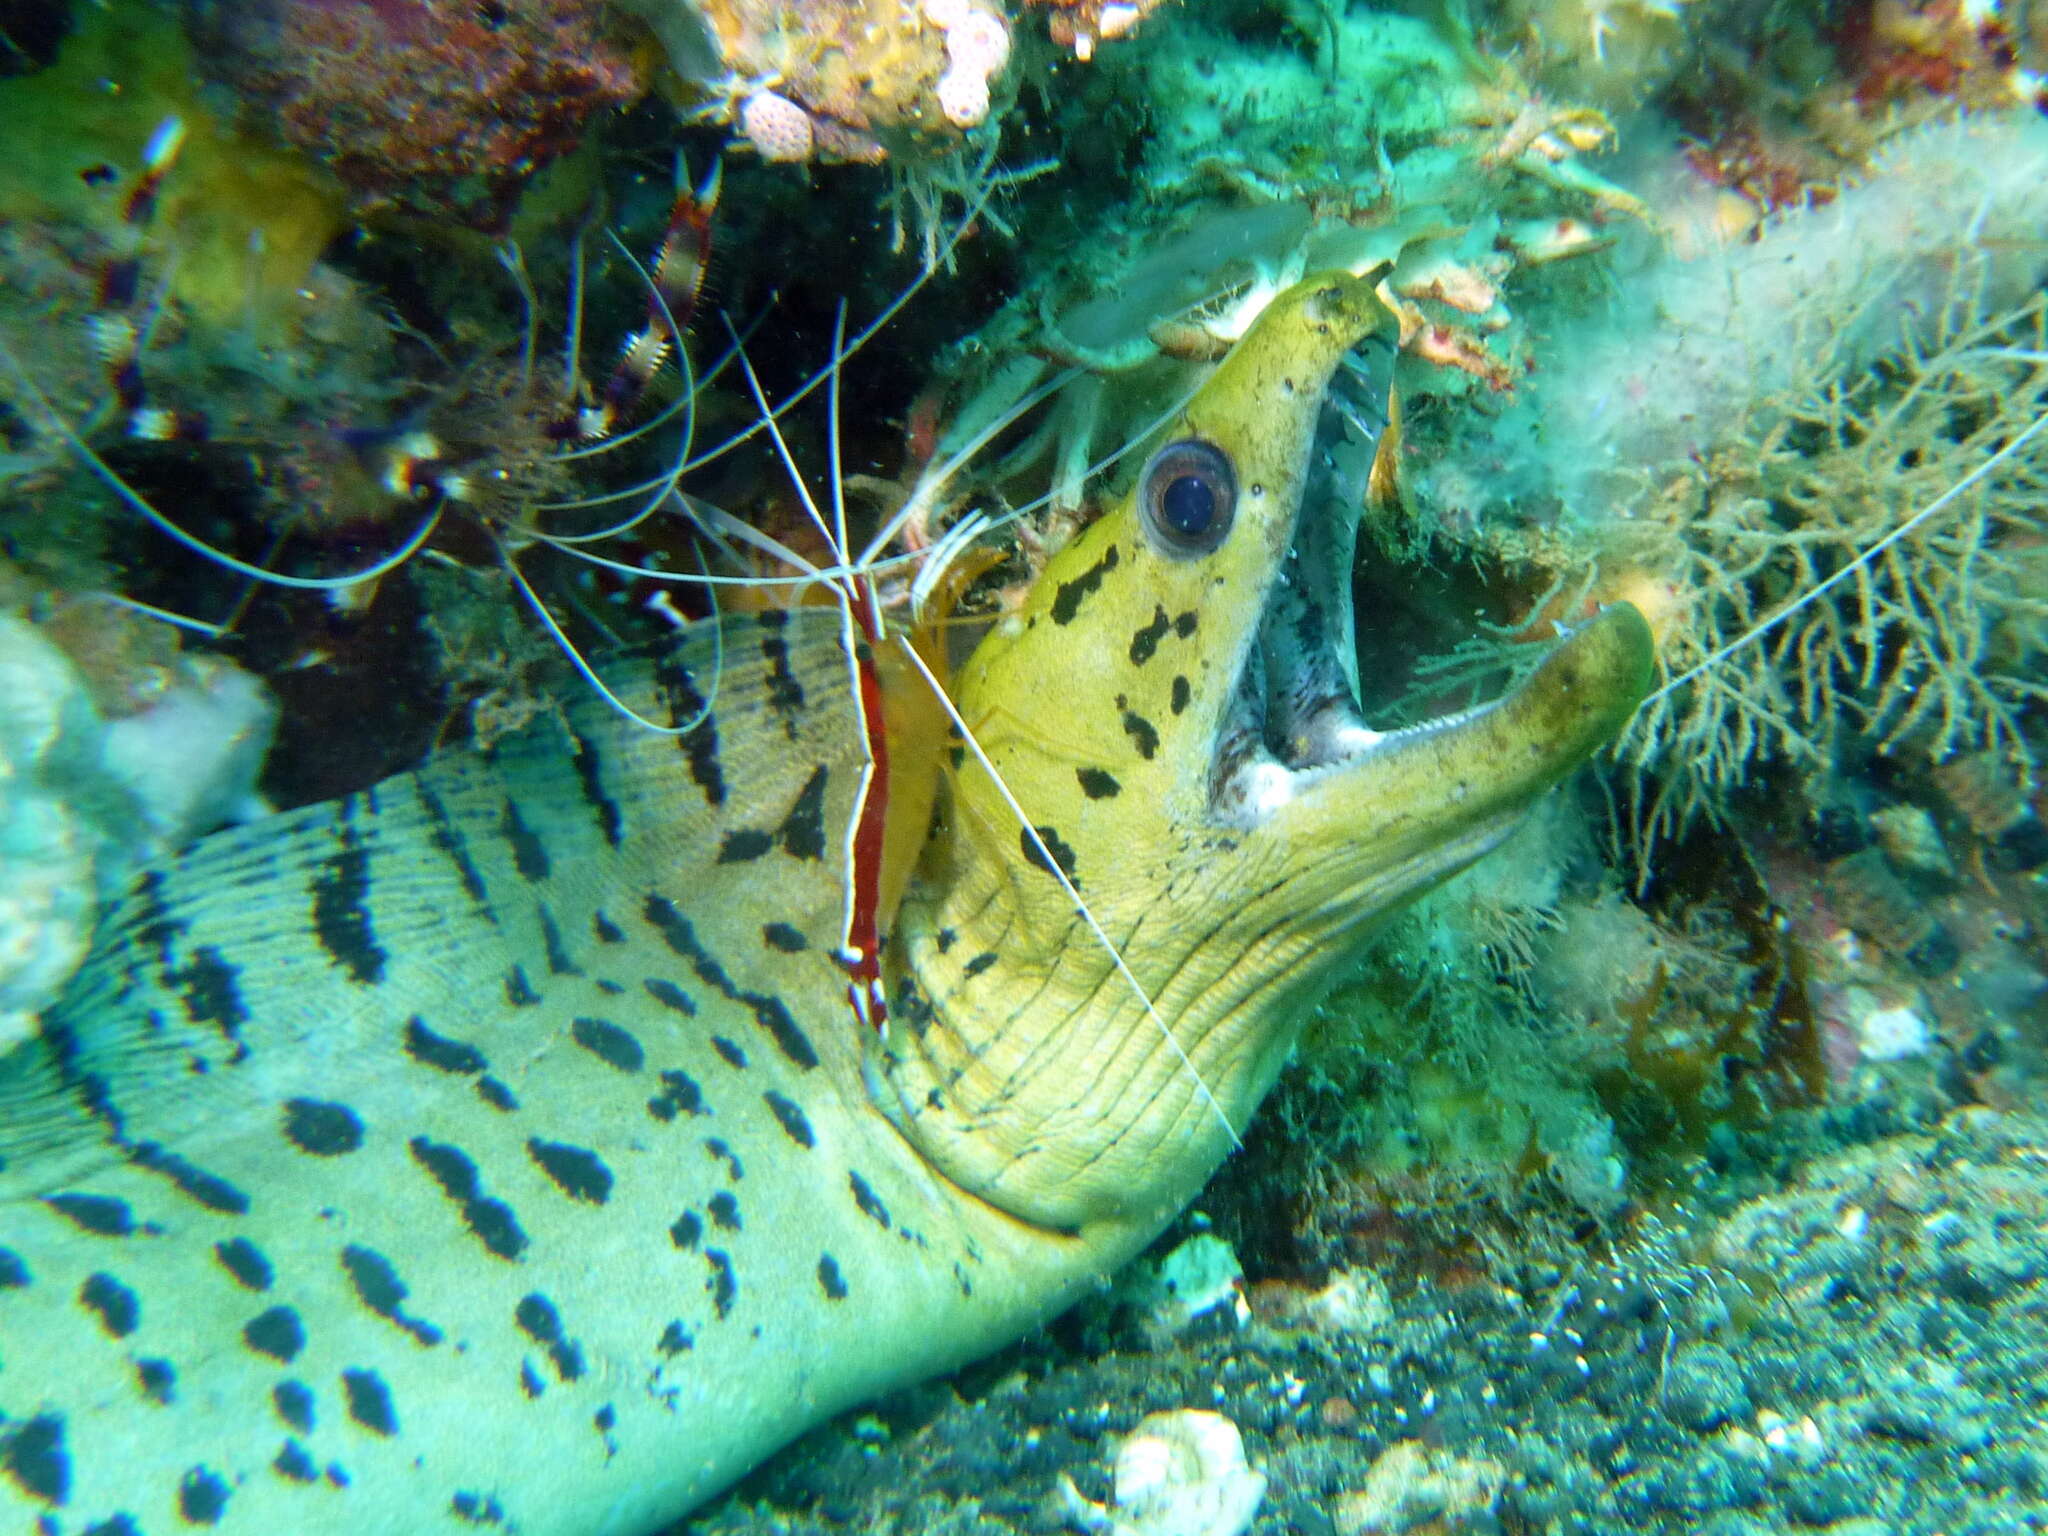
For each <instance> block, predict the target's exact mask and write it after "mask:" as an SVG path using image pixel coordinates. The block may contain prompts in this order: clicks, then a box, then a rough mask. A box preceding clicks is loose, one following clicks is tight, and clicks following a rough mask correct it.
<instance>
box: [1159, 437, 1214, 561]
mask: <svg viewBox="0 0 2048 1536" xmlns="http://www.w3.org/2000/svg"><path fill="white" fill-rule="evenodd" d="M1138 499H1139V501H1140V503H1141V504H1142V505H1143V506H1144V509H1145V524H1146V526H1147V527H1148V528H1150V529H1151V530H1152V534H1153V538H1154V542H1155V543H1157V544H1158V545H1159V547H1160V549H1161V550H1162V551H1163V552H1164V553H1166V554H1169V555H1181V556H1186V555H1206V554H1210V553H1212V552H1213V551H1215V550H1217V549H1220V548H1221V547H1222V545H1223V541H1224V540H1225V539H1226V538H1228V537H1229V536H1230V524H1231V521H1232V519H1233V518H1235V517H1236V515H1237V473H1236V471H1234V470H1233V469H1232V468H1231V467H1230V456H1229V455H1228V454H1226V453H1224V451H1223V450H1222V449H1221V448H1218V447H1217V446H1216V445H1215V444H1214V443H1209V442H1204V441H1203V440H1202V439H1201V438H1199V437H1188V438H1183V439H1181V441H1179V442H1177V443H1168V444H1167V445H1166V446H1165V447H1164V448H1162V449H1160V450H1159V451H1158V452H1157V453H1155V454H1153V455H1152V462H1151V463H1149V464H1147V465H1146V466H1145V473H1144V475H1143V476H1142V477H1141V478H1140V479H1139V482H1138Z"/></svg>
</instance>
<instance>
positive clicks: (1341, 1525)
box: [1330, 1440, 1508, 1536]
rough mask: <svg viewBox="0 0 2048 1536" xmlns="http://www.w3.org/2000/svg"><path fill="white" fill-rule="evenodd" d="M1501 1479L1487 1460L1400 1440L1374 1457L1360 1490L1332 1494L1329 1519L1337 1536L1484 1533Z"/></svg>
mask: <svg viewBox="0 0 2048 1536" xmlns="http://www.w3.org/2000/svg"><path fill="white" fill-rule="evenodd" d="M1507 1480H1508V1469H1507V1468H1506V1467H1504V1466H1503V1465H1501V1463H1499V1462H1498V1461H1495V1460H1493V1459H1492V1458H1491V1457H1486V1456H1459V1455H1457V1454H1455V1453H1453V1452H1450V1451H1446V1450H1443V1449H1441V1448H1439V1447H1436V1446H1428V1445H1424V1444H1423V1443H1422V1442H1421V1441H1419V1440H1402V1441H1398V1442H1396V1443H1395V1444H1393V1445H1390V1446H1388V1447H1387V1448H1386V1450H1384V1451H1382V1452H1381V1453H1380V1455H1379V1457H1378V1458H1377V1459H1376V1460H1375V1461H1374V1462H1373V1464H1372V1468H1371V1470H1370V1471H1368V1472H1367V1473H1366V1477H1365V1483H1364V1486H1363V1487H1360V1488H1357V1489H1352V1490H1348V1491H1346V1492H1343V1493H1340V1494H1338V1495H1337V1497H1336V1500H1335V1502H1334V1504H1333V1506H1332V1508H1331V1511H1330V1520H1331V1524H1332V1525H1333V1526H1334V1527H1335V1529H1336V1532H1337V1536H1381V1533H1400V1532H1404V1531H1412V1530H1417V1529H1421V1530H1425V1531H1430V1532H1451V1531H1458V1530H1465V1529H1468V1528H1476V1529H1479V1530H1486V1529H1490V1528H1491V1525H1492V1517H1493V1512H1494V1507H1495V1506H1496V1505H1497V1504H1498V1503H1499V1502H1500V1496H1501V1491H1502V1490H1503V1489H1504V1488H1505V1487H1506V1486H1507Z"/></svg>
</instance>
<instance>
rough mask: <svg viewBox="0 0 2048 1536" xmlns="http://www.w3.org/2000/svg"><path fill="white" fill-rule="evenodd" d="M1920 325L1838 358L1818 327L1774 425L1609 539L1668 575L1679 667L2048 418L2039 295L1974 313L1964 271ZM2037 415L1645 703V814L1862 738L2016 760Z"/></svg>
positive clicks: (1971, 280)
mask: <svg viewBox="0 0 2048 1536" xmlns="http://www.w3.org/2000/svg"><path fill="white" fill-rule="evenodd" d="M1930 330H1931V334H1930V335H1929V336H1928V337H1927V339H1926V340H1925V341H1924V342H1923V343H1921V344H1919V345H1916V346H1914V347H1912V348H1910V349H1908V350H1907V351H1905V352H1902V353H1900V354H1897V355H1896V356H1895V357H1894V358H1893V359H1891V360H1890V361H1889V362H1888V363H1887V364H1886V365H1885V366H1883V367H1881V368H1879V369H1877V370H1874V371H1871V372H1867V373H1866V372H1861V371H1856V370H1852V369H1850V368H1848V367H1845V366H1844V361H1843V358H1842V353H1841V346H1840V344H1839V343H1836V342H1834V341H1831V340H1830V339H1829V338H1828V337H1827V336H1824V335H1819V334H1816V335H1814V336H1812V337H1810V338H1808V341H1809V345H1808V346H1807V348H1805V349H1804V352H1805V355H1806V356H1807V358H1808V359H1809V361H1808V364H1807V367H1806V369H1805V371H1804V375H1803V377H1800V378H1799V379H1797V380H1795V381H1794V382H1793V383H1792V384H1791V385H1790V386H1789V387H1788V388H1787V389H1786V390H1785V391H1784V392H1783V393H1782V394H1780V395H1777V396H1775V397H1772V398H1767V399H1765V400H1762V401H1760V402H1759V403H1758V411H1759V413H1760V415H1761V416H1763V417H1764V419H1766V420H1769V421H1771V422H1772V425H1770V426H1769V427H1768V429H1767V430H1765V431H1763V432H1762V433H1761V434H1759V435H1757V436H1755V437H1754V438H1751V437H1741V438H1738V439H1737V440H1736V441H1735V442H1733V443H1732V444H1731V445H1729V446H1728V447H1726V448H1724V449H1722V450H1721V451H1720V452H1718V453H1716V454H1714V455H1713V456H1711V457H1709V458H1707V459H1705V460H1703V461H1702V462H1701V463H1700V464H1699V465H1698V466H1697V467H1696V469H1695V470H1694V471H1693V472H1692V473H1691V474H1689V475H1686V476H1683V477H1681V478H1679V479H1677V480H1675V481H1673V482H1672V483H1671V484H1670V485H1669V486H1667V488H1666V490H1665V491H1664V493H1663V494H1662V495H1661V496H1659V497H1657V498H1656V499H1655V500H1653V501H1652V502H1651V503H1650V504H1649V505H1648V506H1647V507H1645V508H1644V509H1643V512H1642V514H1641V515H1640V516H1639V518H1638V519H1637V520H1636V521H1634V522H1633V523H1630V524H1625V525H1620V526H1618V527H1617V528H1616V529H1615V530H1614V532H1613V534H1612V542H1613V544H1614V546H1615V549H1616V552H1617V553H1619V554H1620V555H1621V557H1622V558H1623V559H1624V560H1625V561H1627V562H1629V563H1633V564H1639V565H1641V566H1643V567H1645V568H1649V569H1654V570H1657V571H1659V572H1662V573H1664V574H1665V575H1667V576H1668V577H1669V579H1670V580H1671V581H1672V582H1673V583H1674V585H1675V587H1676V589H1677V591H1678V592H1679V594H1680V600H1681V601H1682V602H1683V604H1684V605H1685V606H1684V612H1683V614H1682V616H1681V617H1680V618H1679V619H1678V620H1677V622H1676V623H1674V625H1673V626H1672V627H1671V629H1670V631H1669V633H1668V635H1667V638H1666V641H1665V645H1664V648H1663V649H1664V657H1663V660H1664V665H1665V666H1666V668H1667V669H1668V670H1669V672H1670V673H1671V674H1672V675H1674V676H1676V675H1680V674H1683V673H1687V672H1690V671H1691V670H1692V669H1693V668H1694V667H1695V666H1696V665H1697V664H1699V663H1701V662H1702V661H1705V660H1707V659H1708V658H1710V657H1714V656H1715V655H1716V654H1717V653H1718V652H1720V651H1721V650H1722V648H1723V647H1725V646H1727V645H1728V644H1729V643H1730V642H1732V641H1734V640H1736V639H1737V638H1738V637H1740V636H1742V635H1744V634H1746V633H1747V632H1748V631H1749V630H1751V629H1752V628H1754V627H1755V626H1757V625H1758V624H1759V623H1760V622H1762V621H1764V620H1765V619H1767V618H1769V617H1771V616H1772V615H1774V614H1775V613H1777V612H1778V611H1779V610H1780V609H1781V608H1784V607H1785V606H1786V605H1787V604H1791V603H1794V602H1796V601H1797V600H1799V599H1800V598H1801V596H1802V594H1810V593H1813V592H1814V591H1815V589H1816V588H1817V587H1819V586H1820V584H1821V583H1822V582H1823V581H1825V580H1826V579H1827V578H1828V577H1829V576H1831V575H1833V574H1834V573H1836V572H1837V571H1842V570H1845V569H1849V568H1850V566H1851V562H1853V561H1856V560H1857V559H1858V557H1860V556H1861V555H1863V553H1864V552H1865V551H1867V550H1870V549H1871V548H1872V547H1873V546H1875V545H1877V544H1878V543H1879V541H1881V540H1883V539H1885V538H1886V537H1887V536H1888V535H1891V534H1893V533H1894V532H1896V531H1897V530H1899V529H1900V527H1901V525H1902V524H1903V523H1904V522H1905V521H1906V519H1908V518H1909V517H1911V516H1912V515H1913V514H1914V513H1915V512H1916V511H1917V510H1918V509H1920V508H1923V507H1926V506H1927V505H1929V504H1930V503H1932V502H1933V501H1934V500H1935V498H1936V497H1938V496H1942V495H1944V494H1945V493H1947V492H1948V491H1950V489H1951V488H1952V487H1954V486H1955V485H1956V484H1957V483H1958V482H1959V481H1961V480H1962V479H1963V478H1964V477H1965V476H1966V475H1968V474H1969V473H1970V472H1971V471H1972V470H1973V469H1975V468H1977V467H1978V466H1979V465H1981V464H1983V463H1984V462H1985V461H1986V460H1987V459H1989V458H1990V457H1991V455H1992V454H1993V453H1994V452H1996V451H1997V450H1998V449H1999V448H2000V447H2001V446H2002V445H2005V444H2007V443H2010V442H2012V441H2013V440H2015V439H2016V438H2017V437H2018V435H2019V434H2020V433H2022V432H2024V431H2025V430H2026V429H2027V428H2029V427H2031V426H2033V425H2034V424H2035V423H2036V422H2037V421H2038V420H2039V419H2040V418H2041V417H2042V415H2043V414H2044V413H2048V300H2044V298H2043V297H2042V296H2040V295H2036V296H2035V297H2034V298H2033V299H2030V300H2029V301H2028V302H2027V303H2026V304H2025V305H2023V306H2022V307H2021V308H2020V309H2019V310H2017V311H2011V312H2007V313H2004V314H1997V315H1987V314H1986V313H1984V311H1983V306H1982V289H1981V286H1980V284H1979V282H1978V280H1977V277H1976V275H1975V274H1974V273H1973V272H1971V271H1968V270H1964V271H1959V272H1958V274H1957V278H1956V284H1955V288H1954V291H1953V292H1952V293H1951V295H1950V297H1949V299H1948V302H1947V303H1946V304H1945V305H1944V306H1943V308H1942V311H1941V313H1940V314H1939V316H1938V317H1936V319H1935V320H1934V322H1933V324H1932V326H1931V328H1930ZM2044 498H2048V433H2042V434H2040V435H2038V436H2036V437H2035V438H2033V439H2031V440H2030V441H2029V442H2028V443H2027V444H2025V445H2023V446H2022V447H2021V449H2020V450H2019V451H2017V452H2015V453H2013V454H2012V455H2011V456H2010V457H2009V458H2007V459H2005V460H2004V461H2003V462H2001V463H2000V464H1999V465H1998V466H1997V467H1996V468H1995V469H1994V470H1993V471H1992V472H1991V473H1989V474H1987V475H1985V476H1983V477H1982V478H1981V479H1979V480H1977V481H1976V482H1975V483H1974V484H1972V485H1971V486H1970V487H1969V488H1968V489H1967V490H1966V491H1965V492H1964V493H1963V494H1961V495H1960V496H1957V497H1956V498H1955V499H1954V500H1953V502H1951V503H1950V504H1949V505H1948V506H1947V507H1946V508H1945V509H1944V510H1943V511H1942V512H1941V513H1940V514H1938V515H1936V516H1932V517H1929V518H1928V519H1926V520H1925V522H1924V523H1922V524H1920V525H1919V526H1917V527H1915V528H1914V529H1913V530H1912V531H1911V532H1909V533H1907V534H1906V535H1905V536H1903V537H1900V538H1898V539H1897V540H1896V541H1895V542H1892V543H1891V544H1889V545H1888V546H1886V547H1885V548H1883V549H1882V550H1881V552H1879V553H1878V554H1877V555H1876V557H1875V558H1873V559H1871V560H1869V561H1868V562H1867V563H1866V564H1863V565H1860V566H1856V567H1855V568H1854V569H1853V572H1852V573H1851V574H1850V575H1849V576H1848V577H1847V578H1846V579H1844V580H1841V581H1840V582H1838V583H1837V584H1835V585H1834V586H1833V587H1832V588H1830V589H1829V590H1827V591H1825V592H1823V593H1821V594H1820V595H1819V596H1818V598H1817V600H1814V601H1811V602H1807V603H1805V604H1803V605H1802V606H1799V607H1797V608H1795V609H1793V610H1792V611H1791V612H1789V613H1788V614H1786V616H1785V617H1784V618H1783V619H1782V620H1781V621H1780V622H1778V623H1776V624H1775V625H1774V626H1773V627H1771V628H1770V629H1769V630H1768V631H1766V632H1765V633H1764V634H1762V635H1761V636H1759V637H1758V638H1757V640H1756V641H1755V642H1754V643H1752V644H1750V645H1747V646H1744V647H1743V648H1741V649H1738V650H1735V651H1733V652H1732V653H1731V654H1728V655H1726V656H1722V657H1720V658H1719V659H1718V660H1716V661H1715V662H1713V664H1712V665H1710V666H1707V667H1706V669H1705V670H1704V671H1702V672H1701V673H1700V674H1699V676H1697V677H1696V678H1694V679H1693V681H1692V682H1691V683H1690V684H1689V685H1688V686H1687V687H1686V688H1684V689H1682V690H1679V691H1676V692H1672V693H1669V694H1666V695H1664V696H1661V697H1659V698H1658V699H1657V700H1656V701H1655V702H1654V703H1653V704H1651V705H1650V706H1649V707H1648V708H1647V709H1646V710H1645V711H1644V712H1643V713H1642V714H1641V715H1640V716H1639V717H1638V718H1637V720H1636V722H1635V723H1634V725H1633V727H1632V728H1631V731H1630V733H1629V735H1628V737H1627V739H1626V743H1625V747H1624V750H1625V751H1626V752H1627V753H1628V755H1629V756H1630V757H1631V758H1633V760H1634V761H1635V762H1636V763H1637V764H1638V766H1639V767H1641V768H1642V769H1643V770H1645V772H1646V774H1647V775H1648V776H1649V778H1650V781H1651V782H1650V786H1649V792H1648V795H1647V799H1646V802H1645V804H1644V806H1643V807H1642V811H1643V814H1644V816H1645V817H1646V821H1647V824H1648V825H1652V826H1655V825H1668V824H1671V823H1673V822H1675V821H1682V820H1684V819H1686V818H1687V817H1689V816H1690V815H1691V814H1693V813H1694V812H1695V811H1696V810H1698V809H1700V808H1702V807H1703V806H1709V805H1712V804H1714V803H1717V802H1718V801H1720V800H1721V799H1723V798H1724V797H1725V795H1726V794H1727V793H1728V792H1729V791H1730V790H1731V789H1732V788H1733V787H1734V786H1735V785H1736V784H1737V783H1738V782H1739V781H1741V780H1742V779H1743V778H1744V777H1745V776H1746V775H1747V774H1748V772H1749V771H1750V769H1751V768H1752V766H1753V765H1754V764H1755V763H1756V762H1758V761H1759V760H1762V759H1767V758H1774V757H1782V758H1789V759H1793V760H1795V761H1804V762H1807V763H1812V764H1820V763H1825V762H1827V761H1829V760H1831V759H1832V758H1833V756H1834V754H1835V753H1836V751H1837V749H1838V748H1839V747H1840V746H1841V745H1842V743H1843V742H1844V740H1845V739H1846V738H1847V737H1849V736H1851V735H1860V736H1863V737H1866V738H1868V739H1869V740H1870V741H1871V742H1873V743H1874V745H1875V746H1876V749H1877V750H1878V751H1879V752H1882V753H1892V752H1897V751H1901V750H1905V749H1909V748H1910V749H1911V750H1914V751H1917V752H1920V753H1924V754H1926V755H1928V756H1930V757H1931V758H1934V759H1936V760H1939V759H1940V758H1943V757H1945V756H1947V755H1949V754H1950V753H1952V752H1957V751H1963V750H1969V749H1975V748H1996V749H1998V750H2001V751H2003V752H2004V753H2006V754H2007V755H2008V756H2010V757H2012V758H2014V759H2016V760H2017V759H2024V758H2025V757H2026V755H2027V750H2028V749H2027V745H2026V741H2025V739H2024V737H2023V735H2022V732H2021V729H2020V721H2019V711H2020V710H2021V708H2022V707H2023V706H2024V705H2026V704H2027V703H2028V702H2029V701H2038V700H2042V699H2044V698H2048V688H2044V687H2043V685H2042V684H2041V683H2040V682H2039V681H2037V680H2036V677H2035V676H2034V675H2030V669H2033V668H2036V667H2037V666H2038V664H2039V663H2040V662H2041V661H2042V660H2043V659H2044V658H2048V643H2044V642H2048V628H2044V621H2048V599H2044V597H2043V593H2044V592H2048V583H2044V579H2043V578H2044V575H2048V569H2044V561H2043V555H2042V552H2041V548H2040V538H2041V536H2042V534H2043V532H2044V531H2048V530H2044V521H2048V520H2044V517H2043V513H2042V507H2043V505H2044Z"/></svg>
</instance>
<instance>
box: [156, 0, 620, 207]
mask: <svg viewBox="0 0 2048 1536" xmlns="http://www.w3.org/2000/svg"><path fill="white" fill-rule="evenodd" d="M196 14H197V18H198V19H197V22H196V27H197V35H198V36H199V37H200V38H201V39H202V41H203V43H204V45H205V47H204V52H203V58H204V61H205V67H206V69H207V71H208V72H209V74H211V75H212V77H213V78H214V79H216V80H219V81H221V82H222V83H223V84H225V85H227V86H229V87H231V88H232V89H233V90H234V91H235V93H236V94H237V96H238V97H239V98H240V99H241V102H242V107H243V111H244V113H245V114H246V115H247V116H248V117H250V119H251V120H252V121H255V122H260V123H262V124H265V125H267V126H270V127H271V128H273V129H274V131H275V132H277V133H278V134H279V135H280V136H281V137H282V138H283V139H284V141H285V142H286V143H289V144H291V145H294V146H296V147H297V148H299V149H301V150H304V151H306V152H307V153H309V154H310V155H312V156H314V157H315V158H316V159H318V160H319V161H320V163H321V164H323V165H324V166H326V167H327V168H328V169H329V170H330V171H331V172H332V173H333V174H334V176H335V177H336V178H337V179H338V180H339V181H340V182H341V183H342V184H343V185H344V186H346V187H347V188H348V189H349V192H350V193H351V195H352V205H353V211H354V212H355V213H356V214H358V215H361V214H364V213H370V212H374V211H377V210H379V209H384V208H397V209H401V210H404V211H406V212H410V213H417V214H423V215H426V216H428V217H430V218H434V219H442V220H454V221H456V222H458V223H462V224H467V225H472V226H474V227H476V228H479V229H486V230H497V231H502V230H503V229H504V228H505V226H506V225H507V223H508V222H509V220H510V218H511V216H512V213H513V209H514V205H515V203H516V201H517V199H518V197H519V195H520V193H521V192H522V191H523V190H524V188H525V187H526V185H527V183H528V182H529V181H531V180H532V178H533V177H534V176H535V175H536V174H537V173H539V172H540V171H542V170H543V169H545V168H546V167H547V166H548V164H549V163H550V162H551V161H553V160H555V159H556V158H557V157H559V156H561V155H563V154H565V153H567V152H568V151H570V150H572V149H574V148H575V147H576V145H577V143H578V142H579V140H580V138H581V136H582V134H583V133H584V132H585V131H586V125H587V124H588V123H589V121H590V120H591V118H592V117H594V116H595V115H597V114H599V113H601V112H604V111H607V110H609V109H612V108H616V107H619V106H622V105H624V104H626V103H628V102H631V101H633V100H634V99H635V98H636V97H638V96H639V94H640V92H641V91H642V90H643V89H644V87H645V82H646V70H645V69H644V68H643V67H642V65H641V64H640V62H639V61H638V60H637V59H636V57H635V51H634V48H633V46H632V41H631V39H630V38H629V37H627V36H625V35H624V34H622V33H621V32H620V31H619V30H618V29H617V28H616V27H615V26H613V25H612V24H611V23H610V22H609V20H608V17H607V13H606V7H605V6H604V5H602V4H601V3H599V0H490V3H489V4H485V5H476V4H473V3H470V0H386V3H381V4H375V5H365V4H357V3H353V0H255V3H251V0H233V3H226V0H222V3H213V4H201V5H199V6H198V7H196Z"/></svg>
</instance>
